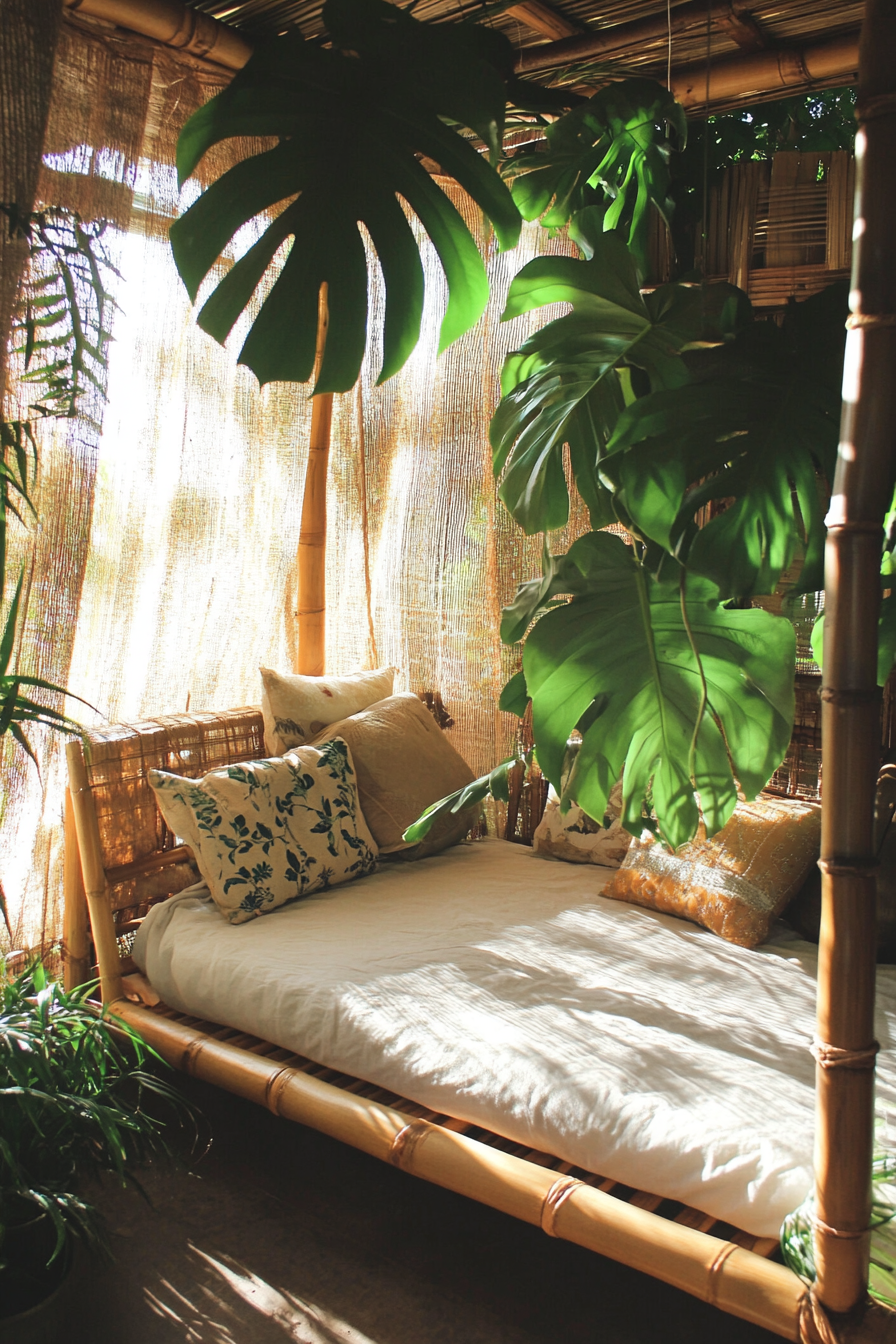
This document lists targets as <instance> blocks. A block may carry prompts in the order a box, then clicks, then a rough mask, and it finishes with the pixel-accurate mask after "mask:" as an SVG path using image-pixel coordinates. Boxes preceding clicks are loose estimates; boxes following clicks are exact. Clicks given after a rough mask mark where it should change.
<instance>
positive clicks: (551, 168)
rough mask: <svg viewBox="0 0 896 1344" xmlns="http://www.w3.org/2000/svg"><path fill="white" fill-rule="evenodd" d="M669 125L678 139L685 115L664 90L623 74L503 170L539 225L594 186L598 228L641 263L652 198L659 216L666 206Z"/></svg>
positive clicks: (572, 208)
mask: <svg viewBox="0 0 896 1344" xmlns="http://www.w3.org/2000/svg"><path fill="white" fill-rule="evenodd" d="M670 126H672V127H674V129H675V132H676V134H677V137H678V143H679V146H680V147H683V146H684V143H685V140H686V138H687V121H686V119H685V113H684V108H683V107H681V105H680V104H679V103H676V101H675V99H674V98H673V97H672V95H671V93H669V92H668V91H667V90H666V89H664V88H663V86H662V85H661V84H658V83H656V81H655V80H652V79H626V80H622V81H620V82H619V83H615V84H610V85H608V86H607V88H605V89H601V90H600V92H599V93H596V94H595V95H594V97H593V98H590V99H589V100H588V102H587V103H583V104H582V105H581V106H579V107H575V108H573V109H572V111H570V112H567V114H566V115H565V116H564V117H561V118H559V120H557V121H555V122H554V123H553V124H552V125H550V126H548V127H547V129H546V131H545V148H544V149H543V150H539V151H537V152H535V153H524V154H521V155H519V156H518V157H515V158H512V159H510V161H509V162H508V163H507V164H506V165H505V166H504V169H503V170H502V171H503V173H504V176H505V177H506V178H508V179H509V180H510V181H511V182H512V183H513V197H514V200H515V201H516V203H517V205H518V206H519V208H520V210H521V211H522V214H523V216H524V218H526V219H538V218H539V217H540V218H541V222H542V224H543V225H544V226H545V228H559V227H561V226H562V225H564V224H565V223H566V222H567V221H568V219H569V218H570V216H571V215H573V214H575V213H576V211H578V210H581V209H582V208H583V207H585V206H587V205H589V204H591V203H592V201H593V197H594V191H595V190H597V189H601V190H602V192H603V196H604V199H605V202H606V204H605V207H604V210H605V213H604V225H603V226H604V228H605V229H608V230H609V229H621V230H622V231H623V232H624V233H625V234H626V237H627V238H628V242H629V244H630V245H631V247H632V248H633V249H634V252H635V255H636V256H637V257H638V258H639V260H640V261H641V262H642V263H644V262H645V261H646V254H647V234H648V225H649V219H650V206H651V203H653V205H654V206H655V207H656V208H657V209H658V210H659V212H660V214H661V215H662V216H663V218H664V219H665V218H667V217H668V215H669V213H670V211H671V201H670V200H669V186H670V177H669V154H670V150H671V145H670V143H669V140H668V138H667V133H666V129H665V128H668V127H670ZM589 188H591V189H592V190H590V191H589ZM602 213H603V212H602Z"/></svg>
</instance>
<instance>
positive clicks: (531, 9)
mask: <svg viewBox="0 0 896 1344" xmlns="http://www.w3.org/2000/svg"><path fill="white" fill-rule="evenodd" d="M504 12H505V13H506V14H512V15H513V17H514V18H515V19H519V21H520V23H524V24H525V25H526V27H527V28H531V29H532V31H533V32H534V33H541V35H542V36H543V37H549V38H550V39H551V40H552V41H554V42H556V41H558V40H560V39H562V38H564V37H575V36H577V35H578V34H579V33H584V32H586V31H587V29H586V28H585V27H584V25H583V24H581V23H576V22H575V20H574V19H570V18H567V16H566V15H565V14H561V13H560V11H559V10H557V9H554V7H553V5H546V4H545V3H544V0H522V4H519V5H510V6H508V8H507V9H506V10H505V11H504Z"/></svg>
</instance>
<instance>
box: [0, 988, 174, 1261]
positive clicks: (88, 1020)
mask: <svg viewBox="0 0 896 1344" xmlns="http://www.w3.org/2000/svg"><path fill="white" fill-rule="evenodd" d="M92 988H93V986H91V985H83V986H81V988H79V989H76V990H73V991H70V992H66V991H65V990H64V989H63V988H62V986H61V985H59V984H57V983H53V982H51V981H50V980H49V979H48V978H47V975H46V972H45V971H44V969H43V967H42V966H41V965H40V963H35V964H34V965H32V966H31V967H30V968H29V969H28V970H26V971H24V972H23V973H22V974H21V975H19V976H18V977H17V978H16V979H15V980H13V981H12V982H11V983H9V982H7V983H5V984H3V985H2V987H0V1255H2V1238H3V1235H4V1233H5V1231H6V1230H7V1229H8V1227H9V1226H10V1224H11V1223H16V1222H21V1221H25V1220H26V1219H27V1218H28V1217H29V1216H34V1214H35V1213H37V1212H43V1213H45V1214H46V1215H47V1216H48V1217H49V1218H50V1219H51V1221H52V1223H53V1226H54V1228H55V1231H56V1246H55V1250H54V1253H53V1258H54V1259H55V1258H56V1256H58V1255H59V1254H60V1252H61V1251H62V1249H63V1247H64V1246H65V1244H66V1241H67V1239H68V1238H69V1237H70V1236H77V1237H80V1238H82V1239H83V1240H84V1241H86V1242H87V1244H88V1245H91V1246H100V1247H102V1246H104V1245H105V1235H104V1231H103V1227H102V1223H101V1220H100V1216H99V1214H98V1212H97V1210H96V1209H95V1208H94V1207H92V1205H90V1204H89V1203H87V1202H86V1201H85V1200H84V1199H83V1198H82V1197H81V1196H80V1195H79V1194H78V1193H77V1190H76V1185H77V1180H78V1177H80V1176H82V1175H89V1176H97V1177H101V1176H103V1175H107V1174H108V1175H111V1176H113V1177H115V1178H116V1179H117V1180H118V1181H120V1182H121V1183H122V1184H127V1183H128V1182H129V1181H132V1182H133V1181H135V1178H134V1170H135V1168H136V1167H138V1166H140V1165H141V1164H143V1163H145V1162H146V1161H148V1160H149V1159H150V1158H151V1157H154V1156H156V1155H168V1154H169V1152H170V1149H169V1146H168V1144H167V1142H166V1140H165V1138H164V1136H163V1133H162V1122H161V1120H159V1119H157V1118H154V1117H153V1115H152V1114H151V1112H150V1111H149V1110H148V1109H147V1106H148V1105H150V1104H152V1103H153V1100H154V1099H157V1100H158V1101H160V1102H161V1103H162V1104H163V1106H165V1107H166V1108H167V1109H168V1111H169V1112H170V1113H171V1114H172V1115H173V1116H175V1117H177V1118H178V1119H179V1120H183V1119H187V1118H190V1117H191V1116H192V1110H191V1107H190V1106H189V1104H188V1103H187V1102H186V1101H184V1099H183V1098H182V1097H181V1096H180V1094H179V1093H178V1092H176V1091H175V1090H174V1089H173V1088H172V1087H171V1086H170V1085H169V1084H168V1083H167V1082H165V1081H164V1080H163V1079H161V1078H158V1077H156V1076H155V1074H153V1073H152V1072H150V1071H149V1070H148V1069H147V1068H146V1067H145V1065H146V1063H147V1061H148V1060H149V1058H150V1057H151V1056H153V1055H154V1052H153V1051H152V1050H150V1048H149V1047H148V1046H146V1045H145V1044H144V1043H143V1042H142V1041H141V1040H140V1038H139V1037H138V1036H137V1035H136V1033H135V1032H133V1031H132V1030H131V1029H130V1028H129V1027H127V1026H125V1025H123V1024H122V1023H120V1022H116V1023H115V1033H114V1034H113V1030H112V1024H111V1022H110V1020H109V1019H107V1018H106V1017H105V1016H103V1015H100V1014H99V1013H98V1012H95V1011H94V1010H93V1008H92V1007H91V1005H90V1004H89V1003H88V995H89V993H90V991H91V989H92ZM156 1058H157V1057H156Z"/></svg>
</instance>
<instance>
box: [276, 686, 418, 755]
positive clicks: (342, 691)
mask: <svg viewBox="0 0 896 1344" xmlns="http://www.w3.org/2000/svg"><path fill="white" fill-rule="evenodd" d="M397 671H398V668H396V667H381V668H379V669H378V670H377V671H376V672H349V673H348V675H347V676H344V677H303V676H299V675H286V674H284V673H281V672H274V671H273V669H272V668H270V667H263V668H261V684H262V696H261V713H262V718H263V719H264V746H265V751H267V753H268V755H270V756H282V755H283V754H284V752H287V751H289V750H290V748H291V747H301V746H303V745H304V744H305V743H306V742H310V741H311V739H312V738H313V737H316V736H317V734H319V733H320V731H321V729H322V728H326V727H327V725H328V724H331V723H336V721H337V720H338V719H344V718H346V717H347V716H348V715H349V714H356V713H357V712H358V710H359V709H366V708H367V706H368V705H372V704H374V703H375V702H376V701H377V700H382V699H384V698H385V697H386V696H387V695H391V694H392V686H393V684H394V680H395V673H396V672H397ZM334 736H335V734H334Z"/></svg>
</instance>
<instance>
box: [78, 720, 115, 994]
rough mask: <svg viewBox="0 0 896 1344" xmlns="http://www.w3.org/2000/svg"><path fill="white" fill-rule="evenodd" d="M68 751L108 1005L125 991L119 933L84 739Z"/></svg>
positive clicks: (83, 867)
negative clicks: (109, 888) (89, 776)
mask: <svg viewBox="0 0 896 1344" xmlns="http://www.w3.org/2000/svg"><path fill="white" fill-rule="evenodd" d="M65 754H66V757H67V760H68V778H69V789H70V792H71V800H72V812H73V814H74V823H75V832H76V834H77V837H78V849H79V851H80V855H81V871H82V873H83V876H84V890H85V892H86V894H87V906H88V909H89V911H90V924H91V928H92V929H93V941H94V945H95V947H96V955H97V961H98V962H99V967H100V988H101V991H102V995H103V1003H105V1004H107V1005H108V1004H110V1003H114V1002H115V1001H116V999H120V998H121V997H122V994H123V992H124V991H123V989H122V984H121V957H120V955H119V951H118V941H117V939H116V937H115V923H114V920H113V919H112V907H111V906H110V904H109V896H108V884H107V882H106V871H105V868H104V867H103V850H102V844H101V842H100V831H99V826H98V825H97V819H96V810H95V808H94V805H93V797H92V795H91V792H90V781H89V779H88V778H87V768H86V766H85V764H84V749H83V747H82V746H81V743H80V741H78V740H77V739H75V740H74V741H72V742H69V744H68V746H67V747H66V749H65Z"/></svg>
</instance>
